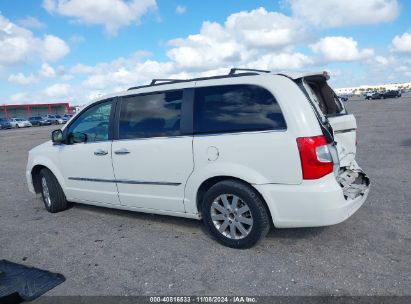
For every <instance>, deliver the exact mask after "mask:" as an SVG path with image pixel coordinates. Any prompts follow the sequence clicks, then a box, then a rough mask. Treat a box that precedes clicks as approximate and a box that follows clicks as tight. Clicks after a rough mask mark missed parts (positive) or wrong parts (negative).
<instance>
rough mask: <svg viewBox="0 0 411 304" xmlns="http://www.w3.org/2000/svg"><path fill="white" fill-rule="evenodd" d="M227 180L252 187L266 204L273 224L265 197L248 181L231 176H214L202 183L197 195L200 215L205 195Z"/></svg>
mask: <svg viewBox="0 0 411 304" xmlns="http://www.w3.org/2000/svg"><path fill="white" fill-rule="evenodd" d="M225 180H232V181H236V182H239V183H242V184H244V185H247V186H248V187H250V188H251V189H253V190H254V192H255V193H256V194H257V195H258V196H259V198H260V199H261V201H262V202H263V204H264V206H265V208H266V210H267V213H268V216H269V217H270V221H271V223H273V219H272V216H271V210H270V208H269V207H268V205H267V202H266V201H265V199H264V197H263V196H262V194H261V193H260V192H259V191H258V190H257V189H256V188H255V187H254V186H253V185H252V184H250V183H249V182H247V181H245V180H243V179H241V178H238V177H234V176H229V175H218V176H213V177H210V178H208V179H206V180H205V181H203V182H202V183H201V185H200V186H199V188H198V189H197V193H196V207H197V210H198V212H199V214H201V204H202V202H203V198H204V195H205V193H206V192H207V191H208V190H209V189H210V188H211V187H212V186H214V185H215V184H217V183H219V182H221V181H225Z"/></svg>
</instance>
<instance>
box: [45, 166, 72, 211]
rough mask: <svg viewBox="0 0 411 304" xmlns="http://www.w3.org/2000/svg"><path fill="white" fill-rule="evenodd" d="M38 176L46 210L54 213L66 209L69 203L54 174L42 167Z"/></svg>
mask: <svg viewBox="0 0 411 304" xmlns="http://www.w3.org/2000/svg"><path fill="white" fill-rule="evenodd" d="M39 178H40V186H41V195H42V198H43V202H44V206H45V207H46V209H47V211H49V212H51V213H56V212H60V211H63V210H66V209H67V208H68V206H69V204H68V202H67V200H66V196H65V195H64V192H63V189H61V186H60V184H59V182H58V181H57V178H56V177H55V176H54V174H53V173H51V171H50V170H49V169H42V170H41V171H40V175H39Z"/></svg>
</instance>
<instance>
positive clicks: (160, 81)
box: [128, 68, 270, 91]
mask: <svg viewBox="0 0 411 304" xmlns="http://www.w3.org/2000/svg"><path fill="white" fill-rule="evenodd" d="M236 71H244V73H238V74H236V73H235V72H236ZM258 73H270V71H265V70H254V69H237V68H233V69H231V70H230V73H229V74H226V75H216V76H207V77H198V78H192V79H153V80H152V81H151V82H150V84H145V85H141V86H136V87H131V88H129V89H128V91H130V90H136V89H141V88H148V87H151V86H159V85H165V84H171V83H180V82H190V81H200V80H210V79H222V78H231V77H242V76H254V75H258Z"/></svg>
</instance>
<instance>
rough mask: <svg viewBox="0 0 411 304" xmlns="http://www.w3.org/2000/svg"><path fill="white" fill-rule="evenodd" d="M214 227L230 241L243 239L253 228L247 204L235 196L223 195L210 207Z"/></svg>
mask: <svg viewBox="0 0 411 304" xmlns="http://www.w3.org/2000/svg"><path fill="white" fill-rule="evenodd" d="M210 209H211V210H210V211H211V220H212V221H213V224H214V227H215V228H216V229H217V230H218V231H219V232H220V233H221V234H222V235H224V236H225V237H227V238H229V239H236V240H238V239H243V238H245V237H246V236H248V235H249V234H250V232H251V230H252V228H253V222H254V221H253V216H252V214H251V210H250V208H249V206H248V205H247V203H246V202H244V201H243V200H242V199H241V198H239V197H238V196H236V195H234V194H222V195H220V196H218V197H217V198H216V199H214V201H213V203H212V204H211V207H210Z"/></svg>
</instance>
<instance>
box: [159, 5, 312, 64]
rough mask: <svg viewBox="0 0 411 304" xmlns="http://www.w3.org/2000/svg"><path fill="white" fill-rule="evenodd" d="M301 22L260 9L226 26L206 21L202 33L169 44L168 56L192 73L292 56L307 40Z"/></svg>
mask: <svg viewBox="0 0 411 304" xmlns="http://www.w3.org/2000/svg"><path fill="white" fill-rule="evenodd" d="M307 35H308V34H307V31H306V30H305V28H304V26H303V25H302V24H300V23H299V22H298V21H295V20H293V19H291V18H290V17H288V16H285V15H283V14H280V13H276V12H268V11H267V10H266V9H264V8H258V9H255V10H252V11H249V12H239V13H236V14H232V15H230V16H229V17H228V18H227V20H226V21H225V23H224V25H221V24H219V23H217V22H208V21H206V22H204V23H203V24H202V27H201V29H200V32H199V33H198V34H195V35H189V36H188V37H186V38H178V39H173V40H171V41H169V45H170V46H171V47H172V48H171V49H170V50H169V51H168V52H167V55H168V57H169V58H171V59H172V60H173V61H174V62H175V63H176V65H177V66H178V67H180V68H184V69H186V70H188V71H199V70H204V69H217V68H221V67H229V66H232V65H241V64H246V63H248V62H250V61H252V60H255V58H260V57H261V56H262V55H264V54H265V53H267V52H269V53H271V54H273V53H274V52H275V53H276V54H282V53H284V52H287V53H290V52H291V51H292V49H293V47H294V46H295V44H296V43H298V42H300V41H302V40H304V39H306V36H307Z"/></svg>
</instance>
